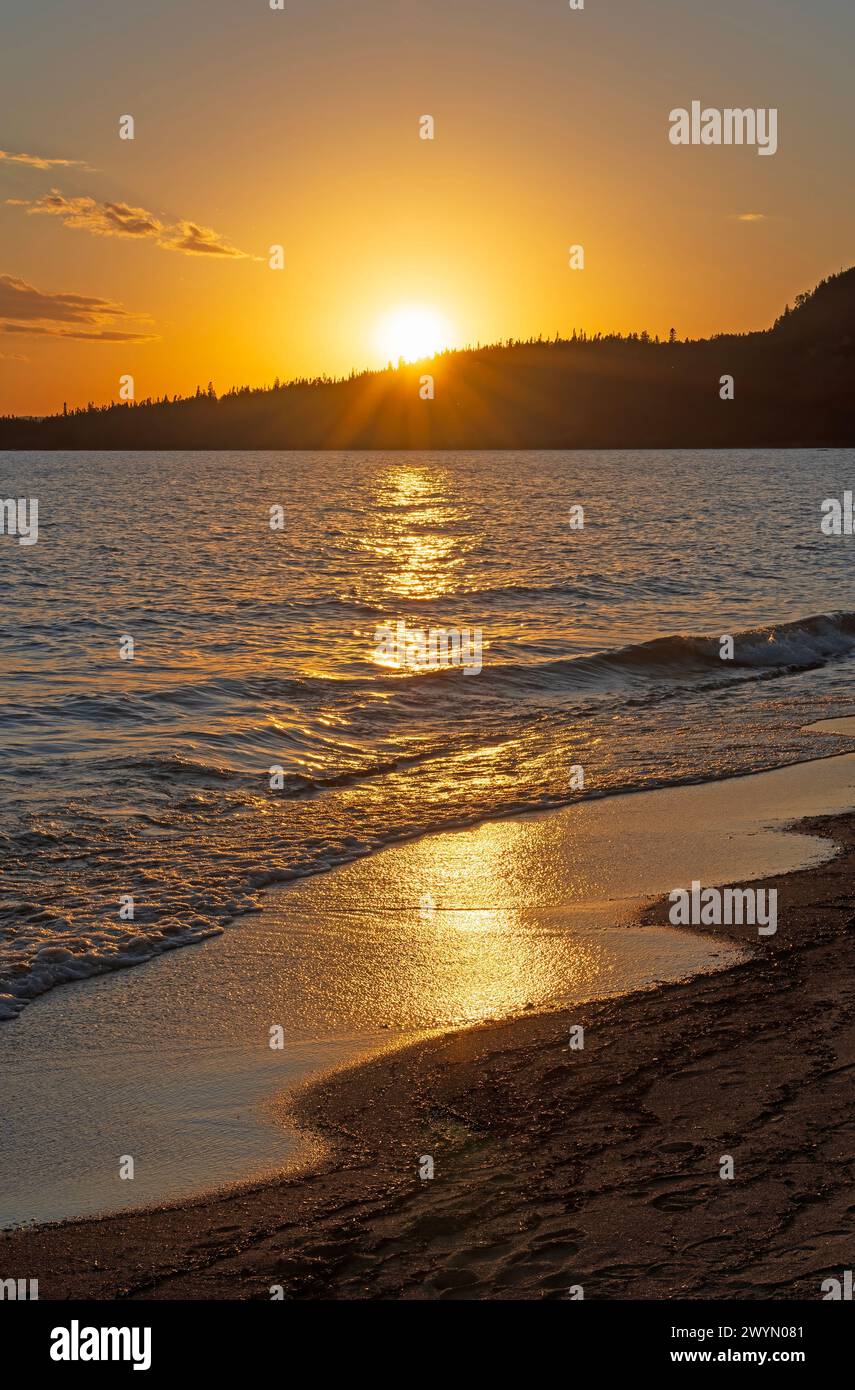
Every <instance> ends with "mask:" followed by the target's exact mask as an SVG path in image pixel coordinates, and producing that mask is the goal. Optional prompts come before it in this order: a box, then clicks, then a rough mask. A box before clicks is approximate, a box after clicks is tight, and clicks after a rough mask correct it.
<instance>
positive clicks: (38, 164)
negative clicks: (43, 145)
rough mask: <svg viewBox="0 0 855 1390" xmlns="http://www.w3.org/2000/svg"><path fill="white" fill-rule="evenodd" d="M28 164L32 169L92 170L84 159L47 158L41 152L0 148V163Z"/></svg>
mask: <svg viewBox="0 0 855 1390" xmlns="http://www.w3.org/2000/svg"><path fill="white" fill-rule="evenodd" d="M4 160H5V161H6V163H7V164H26V165H28V166H29V168H30V169H87V170H88V171H89V172H90V173H91V172H92V170H91V169H90V168H89V165H88V164H86V163H85V162H84V161H83V160H82V159H46V158H45V157H44V156H43V155H40V154H13V153H12V151H11V150H0V163H2V162H3V161H4Z"/></svg>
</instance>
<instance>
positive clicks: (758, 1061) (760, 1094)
mask: <svg viewBox="0 0 855 1390" xmlns="http://www.w3.org/2000/svg"><path fill="white" fill-rule="evenodd" d="M797 828H798V829H799V830H800V831H803V832H804V833H806V834H810V835H814V836H823V837H827V838H833V840H834V841H835V842H836V843H837V844H838V845H839V846H840V847H841V852H840V854H838V855H837V856H836V857H835V858H833V859H831V860H828V861H826V862H824V863H822V864H819V865H815V866H814V867H811V868H807V869H804V870H802V871H799V872H796V873H792V874H789V875H785V876H783V877H780V878H777V879H769V880H766V881H765V886H770V885H771V886H775V887H777V889H778V892H779V930H778V933H777V935H776V936H774V937H769V938H765V939H761V940H758V938H757V935H756V932H755V930H754V929H751V928H746V929H738V928H735V929H733V931H732V932H731V933H729V934H730V935H732V936H733V937H734V938H735V939H737V940H739V941H741V942H743V943H745V944H750V946H751V948H752V952H753V954H752V957H751V958H750V959H748V960H745V959H743V960H741V962H740V963H738V964H736V965H734V966H732V967H730V968H729V969H726V970H721V971H719V972H717V973H714V974H706V975H701V976H699V977H696V978H694V979H692V980H690V981H686V982H682V983H674V984H668V985H664V986H662V987H660V988H657V989H647V990H643V991H639V992H636V993H635V994H632V995H629V996H627V997H624V998H621V999H614V1000H605V1001H601V1002H598V1003H587V1004H584V1003H582V1004H578V1005H572V1006H570V1007H569V1008H566V1009H561V1010H557V1011H554V1012H550V1013H545V1014H538V1015H533V1016H530V1017H523V1018H516V1019H514V1020H511V1021H508V1022H505V1023H485V1024H482V1025H475V1026H472V1027H468V1028H465V1029H463V1030H460V1031H457V1032H454V1033H451V1034H446V1035H443V1036H441V1037H434V1038H429V1039H427V1040H425V1041H422V1042H419V1043H417V1044H415V1045H413V1046H411V1047H408V1048H406V1049H405V1050H403V1051H398V1052H392V1053H391V1054H389V1055H386V1056H381V1057H379V1058H375V1059H374V1060H372V1061H369V1062H367V1063H363V1064H362V1065H360V1066H356V1067H351V1068H349V1069H347V1070H345V1071H340V1072H337V1073H334V1074H332V1075H331V1076H329V1077H327V1078H326V1079H325V1080H323V1081H322V1082H321V1083H319V1084H314V1085H313V1086H311V1087H310V1088H308V1089H306V1090H305V1091H304V1092H302V1093H301V1095H300V1096H299V1098H298V1100H297V1102H296V1107H295V1108H294V1110H293V1113H292V1115H291V1120H292V1123H294V1122H296V1123H297V1124H299V1125H302V1126H304V1127H305V1128H306V1130H307V1131H310V1132H311V1133H312V1134H320V1135H322V1136H323V1137H324V1138H325V1140H326V1144H327V1148H326V1153H325V1156H324V1157H323V1158H322V1159H321V1160H320V1162H319V1164H318V1166H317V1167H315V1168H314V1169H312V1170H311V1171H310V1172H308V1173H304V1174H301V1175H294V1176H291V1177H289V1178H286V1179H284V1180H281V1181H276V1182H268V1183H265V1184H260V1185H258V1186H256V1187H255V1188H251V1189H241V1190H234V1191H231V1192H224V1193H220V1194H218V1195H216V1196H214V1197H209V1198H207V1199H204V1200H200V1201H195V1202H190V1203H186V1204H184V1205H181V1206H177V1207H173V1208H171V1209H170V1208H167V1209H161V1210H154V1211H144V1212H136V1213H130V1214H125V1215H120V1216H115V1217H108V1218H102V1219H100V1220H98V1219H95V1220H84V1221H81V1222H75V1223H67V1224H64V1225H56V1226H48V1227H42V1228H36V1229H29V1230H26V1229H25V1230H18V1231H13V1232H9V1233H7V1234H5V1235H4V1236H3V1237H2V1238H0V1261H2V1272H3V1273H4V1275H11V1274H14V1273H17V1274H19V1275H21V1276H23V1275H26V1276H27V1277H30V1278H32V1277H38V1278H39V1288H40V1297H41V1298H44V1299H51V1298H57V1299H63V1298H68V1297H77V1298H129V1299H145V1298H167V1299H184V1298H213V1299H234V1298H257V1299H269V1298H270V1297H271V1288H272V1287H273V1286H281V1288H282V1290H283V1293H284V1296H285V1297H286V1298H289V1299H290V1298H297V1299H303V1298H311V1299H336V1298H407V1299H409V1298H416V1299H422V1298H425V1299H434V1298H441V1299H448V1298H452V1299H456V1298H464V1299H515V1298H522V1299H534V1298H568V1297H572V1296H573V1292H572V1291H573V1290H574V1289H577V1288H579V1287H581V1288H582V1289H583V1290H584V1296H585V1298H587V1299H626V1298H636V1299H638V1298H641V1299H651V1298H678V1297H681V1298H694V1299H716V1298H740V1299H747V1300H751V1299H760V1298H773V1299H783V1300H786V1299H792V1298H801V1297H804V1298H810V1299H813V1298H819V1297H821V1294H820V1283H821V1281H822V1280H823V1278H826V1277H829V1276H833V1275H838V1274H839V1272H840V1270H842V1269H845V1268H850V1267H851V1262H852V1250H853V1241H855V1202H853V1198H852V1191H853V1179H855V1159H853V1154H855V1144H853V1138H855V1133H853V1131H855V1118H853V1115H852V1106H851V1088H852V1079H853V1076H855V972H853V966H855V933H853V930H852V928H853V922H855V917H853V893H855V815H852V814H846V815H841V816H836V817H834V818H825V819H824V820H822V821H812V822H808V823H804V824H801V825H800V826H798V827H797ZM666 918H667V905H663V904H661V903H660V904H658V905H655V906H653V907H651V908H650V909H649V910H648V911H647V912H646V913H645V914H644V918H643V920H644V921H646V922H648V923H655V922H663V921H665V920H666ZM579 1024H582V1025H583V1026H584V1028H585V1047H584V1049H583V1050H576V1049H573V1048H572V1047H571V1046H570V1045H569V1039H570V1037H571V1030H572V1029H573V1028H574V1027H576V1026H578V1025H579ZM422 1155H430V1156H431V1157H432V1158H433V1160H434V1165H435V1176H434V1177H433V1179H432V1180H426V1181H423V1180H421V1179H420V1178H419V1176H418V1165H419V1160H420V1157H421V1156H422ZM723 1155H731V1156H732V1157H733V1160H734V1164H735V1177H734V1178H733V1180H723V1179H722V1178H721V1177H720V1175H719V1173H720V1166H719V1165H720V1161H721V1159H722V1156H723Z"/></svg>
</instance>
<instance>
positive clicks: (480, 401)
mask: <svg viewBox="0 0 855 1390" xmlns="http://www.w3.org/2000/svg"><path fill="white" fill-rule="evenodd" d="M853 365H855V267H853V268H851V269H849V270H846V271H843V272H841V273H840V274H839V275H834V276H831V277H830V278H829V279H827V280H824V281H822V282H821V283H820V284H819V285H818V286H817V287H816V288H815V289H814V290H813V291H812V292H811V293H810V294H805V295H799V296H798V298H797V301H796V307H795V308H794V309H793V310H790V308H789V306H787V307H786V309H785V311H784V313H783V314H782V315H781V316H780V317H779V318H778V319H777V320H776V322H775V323H774V325H773V326H772V327H771V328H769V329H768V330H766V331H764V332H757V333H747V334H729V335H726V334H722V335H720V336H718V337H713V338H708V339H701V340H697V341H694V340H687V341H681V340H679V339H678V338H677V337H676V335H674V336H673V337H672V338H670V339H669V340H667V341H660V340H659V338H658V337H653V336H651V335H650V334H649V333H647V332H643V333H631V334H629V335H624V334H617V333H609V334H601V333H597V334H594V335H588V334H584V333H583V334H576V333H575V332H574V334H573V336H572V337H570V338H559V337H556V338H554V339H543V338H538V339H532V340H529V341H526V342H512V341H508V342H505V343H497V344H493V345H492V346H488V347H474V348H466V349H463V350H459V351H457V350H455V351H446V352H443V353H440V354H439V355H438V356H436V357H433V358H428V359H425V360H424V361H421V362H414V363H407V362H404V361H403V359H402V360H401V361H400V362H399V363H398V365H397V367H396V366H393V365H392V364H391V363H390V364H389V367H388V368H387V369H386V370H385V371H381V372H371V371H366V372H362V373H358V374H357V373H354V374H352V375H351V376H350V377H347V378H342V379H332V378H326V377H317V378H314V379H311V380H309V379H305V380H296V381H291V382H289V383H287V384H285V385H280V384H279V382H278V380H277V381H276V383H275V384H274V385H273V386H272V387H269V388H267V387H249V386H244V387H239V388H235V387H233V388H231V389H229V390H228V391H226V392H225V393H224V394H222V395H218V394H217V391H216V390H215V388H214V385H213V384H212V383H209V384H208V386H207V388H206V389H204V390H203V389H202V387H201V386H199V387H197V389H196V393H195V395H190V396H186V397H178V396H176V395H173V396H172V397H171V398H170V396H169V394H168V393H166V394H164V395H163V396H155V397H152V396H151V395H148V394H144V391H145V384H144V381H143V380H142V379H140V380H139V381H137V382H135V384H134V387H133V396H132V398H131V399H129V400H123V401H122V402H121V403H116V402H115V401H114V402H110V403H108V404H104V405H100V406H96V405H94V404H92V403H90V404H89V405H88V406H87V407H86V408H84V409H80V410H74V409H73V410H71V411H69V410H68V409H67V407H64V409H63V412H62V413H61V414H56V415H50V416H45V417H41V418H39V419H33V418H30V419H27V418H24V417H15V416H5V417H0V450H10V449H15V450H30V449H49V450H58V449H61V450H80V449H85V450H144V451H149V450H170V451H176V450H187V449H192V450H212V449H213V450H224V449H241V450H253V451H254V450H272V449H277V450H278V449H288V450H336V449H347V450H381V449H382V450H389V449H395V450H410V449H417V450H425V449H432V450H437V449H458V450H463V449H466V450H469V449H479V450H481V449H485V450H486V449H493V450H496V449H498V450H504V449H629V448H632V449H670V448H681V449H685V448H711V449H713V448H714V449H727V448H767V449H775V448H820V447H837V448H847V447H850V446H852V445H855V397H853V393H852V386H851V384H852V372H853Z"/></svg>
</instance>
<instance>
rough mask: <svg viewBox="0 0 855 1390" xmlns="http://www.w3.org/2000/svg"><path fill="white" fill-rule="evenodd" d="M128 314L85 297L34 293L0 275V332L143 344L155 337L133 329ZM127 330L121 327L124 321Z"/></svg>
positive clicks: (134, 316)
mask: <svg viewBox="0 0 855 1390" xmlns="http://www.w3.org/2000/svg"><path fill="white" fill-rule="evenodd" d="M145 319H147V315H144V314H132V313H130V312H129V311H128V310H127V309H126V308H125V307H124V305H122V304H117V303H115V302H114V301H113V300H110V299H99V298H98V297H97V296H95V295H86V294H54V293H44V292H43V291H42V290H37V289H36V288H35V287H34V286H33V285H28V284H27V282H26V280H19V279H17V278H16V277H15V276H14V275H0V329H2V331H3V332H4V333H24V334H27V335H30V334H32V335H40V336H43V337H45V336H46V337H51V338H80V339H83V340H86V341H92V342H108V343H146V342H150V341H151V340H152V339H153V338H155V337H156V336H157V335H156V334H154V333H149V332H147V331H144V330H142V329H140V328H133V327H131V324H132V322H133V321H134V320H137V321H138V322H140V321H143V320H145ZM126 321H127V322H128V327H127V328H126V327H124V324H125V322H126Z"/></svg>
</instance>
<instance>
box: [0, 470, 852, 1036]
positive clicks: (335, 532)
mask: <svg viewBox="0 0 855 1390" xmlns="http://www.w3.org/2000/svg"><path fill="white" fill-rule="evenodd" d="M853 461H855V452H853V451H834V450H824V451H788V452H774V453H764V452H751V453H726V452H725V453H722V452H715V453H712V452H711V453H703V452H691V453H680V452H668V453H649V452H647V453H566V454H564V453H508V454H489V453H476V454H461V455H456V454H439V455H428V454H282V453H250V454H245V455H238V454H227V453H217V454H210V455H205V454H127V455H113V454H79V455H77V454H14V453H11V454H5V455H2V456H0V497H37V498H38V499H39V538H38V543H37V544H35V545H31V546H21V545H18V544H17V541H16V540H15V538H14V537H10V536H7V535H3V536H0V602H2V612H3V623H2V625H1V626H0V702H2V704H0V729H2V748H3V756H2V760H0V854H2V869H3V879H2V881H3V892H2V902H1V903H0V1014H2V1016H5V1017H7V1018H12V1017H14V1016H15V1014H17V1013H18V1012H19V1011H20V1009H21V1008H22V1007H24V1005H25V1004H27V1003H28V1002H30V1001H31V1000H33V999H34V998H36V996H38V995H39V994H41V993H43V992H44V991H46V990H48V989H50V988H51V986H53V985H55V984H58V983H62V982H67V981H70V980H75V979H79V978H84V977H87V976H91V975H93V974H97V973H100V972H102V971H105V970H112V969H116V968H120V967H122V966H125V965H131V964H139V963H140V962H143V961H145V960H147V959H150V958H151V957H152V956H154V955H157V954H161V953H163V951H165V950H167V949H171V948H173V947H175V946H181V945H184V944H187V943H190V942H193V941H198V940H199V939H200V938H202V937H204V936H206V935H209V934H212V933H216V932H219V931H221V930H222V929H223V928H225V929H226V930H227V929H228V923H229V922H230V921H232V920H233V919H234V918H235V917H236V916H237V915H239V914H240V913H242V912H245V911H246V910H247V909H250V908H252V907H253V906H256V905H257V904H258V901H259V897H258V890H259V889H261V888H262V887H264V886H266V885H269V884H271V883H275V882H284V881H287V880H289V879H294V878H298V877H304V876H306V875H312V874H316V873H318V872H319V871H322V870H325V869H328V868H330V867H331V866H333V865H338V864H343V863H346V862H347V861H350V860H353V859H355V858H357V857H359V856H363V855H365V854H368V853H370V852H372V851H376V850H378V849H380V848H382V847H384V846H389V845H391V844H394V843H395V842H396V841H401V840H404V839H408V838H412V837H413V836H416V835H419V834H422V833H425V832H429V831H436V830H441V829H446V828H451V827H459V826H464V825H467V824H473V823H475V822H478V821H482V820H484V819H486V818H489V817H495V816H496V815H505V814H507V813H510V812H513V811H521V810H531V809H537V808H542V807H546V806H553V805H562V804H565V803H568V802H571V801H573V800H576V799H578V798H579V797H580V795H585V796H599V795H603V794H607V793H614V792H618V791H625V790H634V789H640V788H651V787H656V786H663V785H667V784H676V783H680V782H686V781H693V780H698V779H705V778H717V777H722V776H728V775H730V774H734V773H739V772H746V771H750V770H754V769H761V768H770V767H774V766H779V765H783V764H787V763H792V762H796V761H800V760H805V759H808V758H814V757H816V756H817V755H818V754H822V753H824V752H835V753H836V752H840V751H845V750H846V749H847V748H849V747H851V746H853V743H852V736H851V735H847V736H841V734H840V733H839V732H837V733H833V732H828V733H825V732H823V731H821V730H820V731H814V732H812V733H811V734H805V733H804V732H802V728H803V726H804V725H805V724H807V723H809V722H812V721H817V720H821V719H828V718H835V717H837V716H840V715H845V714H849V713H851V712H852V710H853V708H854V707H855V685H853V680H855V661H853V657H855V601H853V585H852V579H851V571H852V547H853V545H855V540H852V539H851V538H850V539H847V538H846V537H840V538H829V537H825V536H824V535H823V534H822V532H821V531H820V520H821V511H820V508H821V504H822V501H823V499H825V498H826V497H829V496H836V497H840V496H842V492H843V490H844V489H846V488H847V487H849V486H851V483H852V477H853V471H855V470H853ZM578 505H581V506H583V507H584V519H585V524H584V528H583V529H573V525H572V517H573V515H574V513H573V510H572V509H573V508H574V507H576V506H578ZM271 508H274V509H275V508H281V509H282V511H281V513H278V514H277V516H278V517H280V518H281V521H282V525H281V529H271V525H270V517H271ZM399 622H403V623H404V624H406V627H407V629H408V630H410V631H413V630H417V631H426V630H428V629H430V628H442V629H461V628H464V627H468V628H469V629H470V630H473V629H479V630H480V632H481V633H482V634H483V655H482V667H483V669H482V670H481V671H480V673H479V674H477V675H475V674H472V673H466V672H464V671H463V670H462V669H459V668H457V669H445V670H439V671H430V670H427V671H426V670H413V669H408V668H404V669H394V668H393V667H390V666H388V665H385V666H384V665H382V664H380V663H379V662H378V658H377V656H376V648H377V632H378V629H379V628H382V627H383V626H384V625H391V626H395V625H397V624H398V623H399ZM724 635H731V636H733V638H734V659H733V660H732V661H729V660H722V659H721V655H720V650H721V648H720V641H719V639H720V638H721V637H722V636H724ZM124 637H132V638H133V642H134V656H133V659H130V660H123V659H121V657H120V649H121V640H122V639H123V638H124ZM580 766H581V767H582V768H583V769H584V791H582V790H580V788H579V786H578V778H577V775H576V774H574V773H573V769H574V768H578V767H580ZM272 767H277V768H281V769H282V772H281V774H280V775H279V778H278V781H277V784H276V786H275V788H272V787H271V773H270V769H271V768H272ZM279 783H281V785H279ZM122 895H131V896H132V897H133V899H134V920H133V921H125V920H122V919H121V918H120V915H119V910H120V904H121V902H122ZM35 1007H36V1008H38V1007H39V1006H38V1004H36V1005H35Z"/></svg>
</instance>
